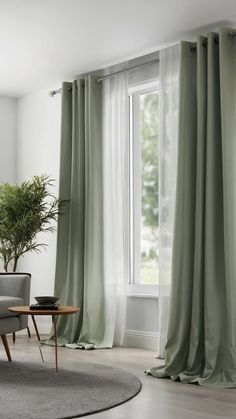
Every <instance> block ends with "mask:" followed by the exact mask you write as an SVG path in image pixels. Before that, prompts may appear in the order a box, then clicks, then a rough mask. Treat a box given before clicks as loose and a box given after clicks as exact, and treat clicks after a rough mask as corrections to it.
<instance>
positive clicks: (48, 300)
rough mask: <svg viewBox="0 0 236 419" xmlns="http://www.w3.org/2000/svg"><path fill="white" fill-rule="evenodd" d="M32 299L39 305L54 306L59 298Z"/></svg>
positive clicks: (47, 296)
mask: <svg viewBox="0 0 236 419" xmlns="http://www.w3.org/2000/svg"><path fill="white" fill-rule="evenodd" d="M34 298H35V300H36V301H37V303H38V304H40V305H44V304H45V305H46V304H55V303H56V302H57V301H58V300H59V297H53V296H49V295H45V296H40V297H34Z"/></svg>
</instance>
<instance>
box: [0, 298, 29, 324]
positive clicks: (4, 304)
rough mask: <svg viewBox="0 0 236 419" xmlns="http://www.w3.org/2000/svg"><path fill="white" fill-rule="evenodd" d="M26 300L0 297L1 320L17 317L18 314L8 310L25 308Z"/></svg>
mask: <svg viewBox="0 0 236 419" xmlns="http://www.w3.org/2000/svg"><path fill="white" fill-rule="evenodd" d="M23 305H24V300H23V298H19V297H8V296H7V295H0V319H2V318H4V317H12V316H16V313H12V312H11V311H9V310H8V307H13V306H23Z"/></svg>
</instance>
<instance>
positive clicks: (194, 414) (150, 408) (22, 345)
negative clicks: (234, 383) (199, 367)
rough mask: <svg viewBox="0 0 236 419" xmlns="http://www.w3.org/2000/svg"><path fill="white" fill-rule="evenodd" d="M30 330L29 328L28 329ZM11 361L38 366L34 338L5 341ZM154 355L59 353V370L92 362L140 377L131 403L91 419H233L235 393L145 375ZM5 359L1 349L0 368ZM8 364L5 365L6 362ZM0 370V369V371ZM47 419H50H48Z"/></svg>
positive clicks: (49, 359)
mask: <svg viewBox="0 0 236 419" xmlns="http://www.w3.org/2000/svg"><path fill="white" fill-rule="evenodd" d="M31 330H32V328H31ZM8 340H9V344H10V349H11V353H12V358H13V362H12V368H14V360H15V361H22V360H24V362H39V363H40V362H41V359H40V354H39V351H38V348H37V346H38V345H37V342H36V337H35V336H33V337H32V338H31V339H28V337H27V336H26V334H25V333H23V332H21V333H20V334H17V337H16V343H15V345H13V343H12V339H11V337H10V336H9V337H8ZM42 349H43V353H44V357H45V364H44V366H45V368H47V367H50V368H51V366H52V364H53V362H54V352H53V348H51V347H48V346H43V348H42ZM154 357H155V353H154V352H152V351H146V350H142V349H132V348H114V349H108V350H93V351H83V350H73V349H65V348H60V349H59V366H60V368H66V366H67V365H71V364H74V363H77V362H93V363H99V364H104V365H110V366H115V367H120V368H123V369H125V370H127V371H130V372H132V373H134V374H136V375H137V376H138V377H140V379H141V381H142V384H143V387H142V390H141V392H140V393H139V394H138V395H137V396H136V397H135V398H133V399H132V400H130V401H128V402H127V403H124V404H123V405H121V406H118V407H115V408H113V409H110V410H107V411H105V412H101V413H98V414H94V415H91V416H89V417H91V419H92V418H93V419H111V418H112V419H121V418H125V419H126V418H127V419H159V418H160V419H235V418H236V389H235V390H234V389H229V390H226V389H222V390H215V389H207V388H204V387H200V386H197V385H190V384H180V383H174V382H172V381H170V380H167V379H156V378H153V377H151V376H146V375H145V374H144V369H146V368H148V367H152V366H154V365H157V364H158V363H159V362H160V361H157V360H156V359H155V358H154ZM5 360H6V356H5V353H4V351H3V348H2V345H0V366H1V363H2V362H5ZM6 362H7V361H6ZM0 370H1V368H0ZM47 419H49V418H47Z"/></svg>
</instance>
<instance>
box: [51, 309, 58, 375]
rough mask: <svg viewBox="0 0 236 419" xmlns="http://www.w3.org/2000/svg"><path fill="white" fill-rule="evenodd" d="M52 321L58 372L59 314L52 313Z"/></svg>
mask: <svg viewBox="0 0 236 419" xmlns="http://www.w3.org/2000/svg"><path fill="white" fill-rule="evenodd" d="M52 322H53V326H54V339H55V363H56V372H58V357H57V316H56V315H55V314H53V315H52Z"/></svg>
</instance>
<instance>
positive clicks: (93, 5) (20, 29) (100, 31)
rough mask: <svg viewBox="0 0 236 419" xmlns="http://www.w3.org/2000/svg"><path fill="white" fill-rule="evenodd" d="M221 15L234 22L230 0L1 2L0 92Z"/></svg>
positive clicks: (11, 92)
mask: <svg viewBox="0 0 236 419" xmlns="http://www.w3.org/2000/svg"><path fill="white" fill-rule="evenodd" d="M227 20H230V21H235V20H236V4H235V0H224V1H223V0H207V1H206V0H116V1H115V0H0V95H2V96H14V97H20V96H22V95H25V94H28V93H30V92H32V91H35V90H39V89H41V88H43V87H47V86H50V85H52V83H53V84H55V83H57V82H58V83H60V82H61V80H70V79H71V78H73V77H74V76H76V75H78V74H81V73H84V72H87V71H91V70H95V69H98V68H101V67H105V66H108V65H110V64H115V63H117V62H119V61H123V60H125V59H127V58H134V57H137V56H139V55H143V54H145V53H149V52H152V51H155V50H156V49H158V48H160V47H161V46H164V45H167V44H170V43H173V42H176V41H177V40H179V39H187V38H188V37H189V36H191V35H193V34H195V33H197V32H199V31H200V30H203V27H205V26H211V25H212V24H216V26H219V22H222V21H227ZM224 23H225V22H224Z"/></svg>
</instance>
